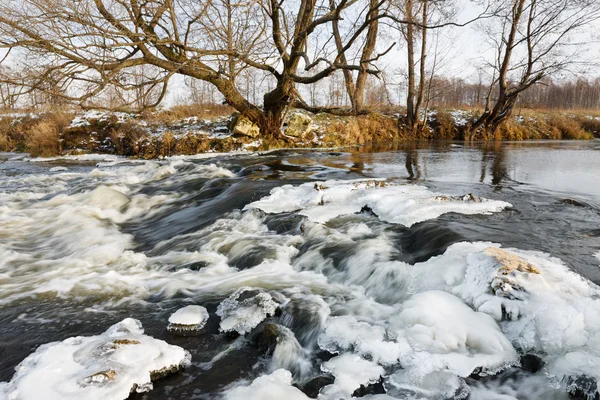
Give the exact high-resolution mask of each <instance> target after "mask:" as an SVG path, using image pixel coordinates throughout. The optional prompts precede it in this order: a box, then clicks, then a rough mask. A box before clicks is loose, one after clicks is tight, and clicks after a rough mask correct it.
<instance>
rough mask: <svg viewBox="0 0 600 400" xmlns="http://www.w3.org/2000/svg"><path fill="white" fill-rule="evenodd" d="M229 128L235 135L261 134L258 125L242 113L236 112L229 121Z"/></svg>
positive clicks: (252, 135) (251, 135)
mask: <svg viewBox="0 0 600 400" xmlns="http://www.w3.org/2000/svg"><path fill="white" fill-rule="evenodd" d="M229 130H231V133H233V134H234V135H240V136H249V137H252V138H256V137H258V136H259V135H260V129H259V128H258V126H257V125H256V124H255V123H253V122H252V121H250V120H249V119H248V118H246V117H244V116H243V115H241V114H238V113H235V114H233V116H232V118H231V122H230V123H229Z"/></svg>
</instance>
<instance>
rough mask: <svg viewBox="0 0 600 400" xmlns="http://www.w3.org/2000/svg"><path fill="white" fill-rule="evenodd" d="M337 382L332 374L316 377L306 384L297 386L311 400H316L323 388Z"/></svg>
mask: <svg viewBox="0 0 600 400" xmlns="http://www.w3.org/2000/svg"><path fill="white" fill-rule="evenodd" d="M334 381H335V378H334V377H333V375H331V374H324V375H319V376H316V377H314V378H312V379H310V380H308V381H306V382H303V383H301V384H297V385H295V386H296V387H297V388H298V389H300V390H302V392H304V394H305V395H307V396H308V397H310V398H313V399H316V398H317V397H318V396H319V391H320V390H321V388H323V387H325V386H327V385H331V384H332V383H333V382H334Z"/></svg>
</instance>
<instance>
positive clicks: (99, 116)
mask: <svg viewBox="0 0 600 400" xmlns="http://www.w3.org/2000/svg"><path fill="white" fill-rule="evenodd" d="M478 114H479V112H478V111H476V110H444V111H442V110H440V111H437V110H432V111H430V112H429V113H428V114H427V124H426V125H425V126H423V127H422V128H421V129H418V130H417V132H410V131H409V130H408V129H406V128H405V127H404V126H403V125H400V126H399V124H398V117H399V115H400V114H398V113H388V114H382V113H371V114H368V115H364V116H358V117H340V116H334V115H329V114H311V113H308V112H305V111H300V110H295V111H292V112H290V113H289V115H288V118H287V122H286V124H285V125H284V135H285V140H281V139H269V138H265V137H262V136H261V135H260V132H259V131H258V128H256V127H255V126H253V125H252V124H251V123H250V122H249V121H248V120H245V119H244V118H243V117H241V118H240V117H238V116H237V115H236V114H235V113H232V110H231V109H230V108H228V107H227V106H179V107H175V108H173V109H170V110H166V111H161V112H155V113H147V114H142V115H136V114H128V113H119V112H102V111H87V112H76V111H73V110H68V111H65V110H61V111H48V112H40V113H6V114H0V151H17V152H28V153H30V154H31V155H32V156H44V157H50V156H56V155H59V154H85V153H104V154H117V155H123V156H129V157H136V158H143V159H153V158H158V157H164V156H171V155H191V154H198V153H206V152H231V151H244V150H248V151H256V150H270V149H277V148H289V147H295V148H329V147H339V146H353V145H369V144H373V143H379V142H390V141H403V140H440V139H443V140H542V139H550V140H560V139H579V140H581V139H592V138H594V137H600V116H599V115H598V114H594V113H589V112H583V111H580V112H566V111H565V112H559V111H533V110H525V111H520V112H519V113H518V115H516V116H514V117H513V118H511V119H510V120H509V121H507V123H505V124H504V125H503V126H502V128H501V129H500V131H499V132H498V133H497V134H496V136H495V137H483V136H482V134H481V133H477V132H476V133H472V132H470V130H469V124H470V123H471V122H472V121H473V120H474V119H475V118H476V117H477V115H478Z"/></svg>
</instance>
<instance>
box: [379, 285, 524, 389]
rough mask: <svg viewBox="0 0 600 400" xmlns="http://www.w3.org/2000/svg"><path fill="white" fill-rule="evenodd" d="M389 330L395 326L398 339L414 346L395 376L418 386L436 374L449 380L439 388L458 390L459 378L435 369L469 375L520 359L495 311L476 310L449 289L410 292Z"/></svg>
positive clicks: (439, 381) (492, 370) (499, 367)
mask: <svg viewBox="0 0 600 400" xmlns="http://www.w3.org/2000/svg"><path fill="white" fill-rule="evenodd" d="M390 330H396V332H397V336H398V337H397V340H398V341H402V340H406V342H407V343H408V344H409V345H410V346H411V347H412V349H413V352H412V354H410V355H407V356H405V357H403V359H402V366H403V368H404V369H402V370H400V371H398V372H397V373H396V375H395V377H394V379H391V383H392V384H394V383H396V385H397V386H407V385H408V386H419V385H420V384H422V383H423V382H427V381H432V380H433V381H436V382H438V383H440V384H442V385H446V386H442V387H440V393H441V394H443V395H448V393H450V394H454V391H456V390H457V389H459V387H460V382H459V381H457V380H453V379H452V378H451V377H449V378H450V379H448V377H446V378H445V379H440V377H439V375H436V378H435V379H432V376H431V374H437V373H438V372H440V371H444V372H445V373H449V374H453V375H456V376H458V377H468V376H469V375H471V374H472V373H473V372H474V371H476V370H480V371H483V372H492V373H494V372H496V371H498V370H500V369H503V368H505V367H507V366H509V365H511V364H516V363H518V357H517V352H516V351H515V349H514V348H513V346H512V345H511V343H510V342H509V340H508V339H507V338H506V337H505V336H504V334H503V333H502V331H501V330H500V327H499V326H498V324H497V323H496V321H494V319H493V318H492V317H490V316H489V315H487V314H484V313H480V312H475V311H473V310H472V309H471V308H469V307H468V306H467V305H465V304H464V303H463V302H462V301H461V300H460V299H459V298H457V297H456V296H453V295H451V294H449V293H446V292H442V291H427V292H423V293H419V294H416V295H414V296H412V297H411V298H410V299H408V300H407V301H406V302H405V303H404V304H402V306H401V309H400V313H399V314H398V315H397V316H396V317H394V318H392V320H391V322H390ZM444 381H445V382H444ZM448 382H449V383H448ZM398 383H399V384H398ZM448 385H449V386H448ZM426 386H431V384H430V383H428V384H427V385H426Z"/></svg>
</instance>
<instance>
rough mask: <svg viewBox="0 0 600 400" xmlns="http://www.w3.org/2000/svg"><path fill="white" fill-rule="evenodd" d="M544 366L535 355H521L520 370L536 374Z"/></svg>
mask: <svg viewBox="0 0 600 400" xmlns="http://www.w3.org/2000/svg"><path fill="white" fill-rule="evenodd" d="M543 366H544V361H542V359H541V358H540V357H538V356H536V355H535V354H523V355H522V356H521V368H523V369H524V370H525V371H528V372H531V373H534V374H535V373H536V372H538V371H539V370H540V369H542V367H543Z"/></svg>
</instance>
